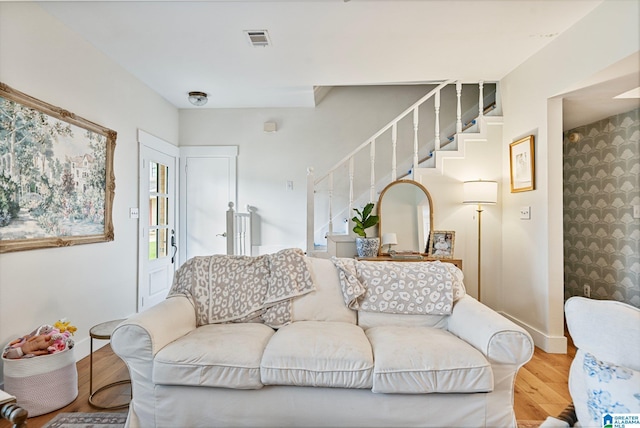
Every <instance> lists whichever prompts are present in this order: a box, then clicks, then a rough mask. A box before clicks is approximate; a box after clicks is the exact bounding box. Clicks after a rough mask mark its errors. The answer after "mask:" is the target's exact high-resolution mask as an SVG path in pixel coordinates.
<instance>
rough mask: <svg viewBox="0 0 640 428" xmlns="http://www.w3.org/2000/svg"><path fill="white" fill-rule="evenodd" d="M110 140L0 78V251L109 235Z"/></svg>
mask: <svg viewBox="0 0 640 428" xmlns="http://www.w3.org/2000/svg"><path fill="white" fill-rule="evenodd" d="M115 144H116V132H115V131H112V130H110V129H107V128H104V127H102V126H100V125H97V124H95V123H93V122H90V121H88V120H85V119H83V118H81V117H78V116H76V115H75V114H73V113H71V112H69V111H67V110H64V109H61V108H58V107H55V106H52V105H50V104H47V103H45V102H43V101H40V100H37V99H35V98H33V97H31V96H29V95H27V94H24V93H22V92H19V91H17V90H15V89H13V88H11V87H9V86H7V85H5V84H3V83H1V82H0V253H6V252H11V251H22V250H32V249H36V248H51V247H66V246H70V245H76V244H88V243H94V242H104V241H112V240H113V238H114V232H113V222H112V206H113V197H114V192H115V178H114V176H113V153H114V150H115Z"/></svg>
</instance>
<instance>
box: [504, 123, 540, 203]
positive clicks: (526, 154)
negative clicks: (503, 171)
mask: <svg viewBox="0 0 640 428" xmlns="http://www.w3.org/2000/svg"><path fill="white" fill-rule="evenodd" d="M509 159H510V171H511V193H517V192H527V191H529V190H534V189H535V176H536V171H535V152H534V137H533V135H529V136H528V137H524V138H521V139H519V140H517V141H514V142H513V143H511V144H509Z"/></svg>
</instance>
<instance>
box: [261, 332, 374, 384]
mask: <svg viewBox="0 0 640 428" xmlns="http://www.w3.org/2000/svg"><path fill="white" fill-rule="evenodd" d="M372 371H373V355H372V353H371V345H370V344H369V341H368V340H367V337H366V336H365V334H364V331H363V330H362V329H361V328H360V327H358V326H356V325H354V324H351V323H345V322H329V321H320V322H319V321H300V322H296V323H292V324H289V325H287V326H285V327H283V328H281V329H280V330H278V331H277V332H276V334H274V335H273V337H272V338H271V340H270V341H269V344H268V345H267V348H266V349H265V351H264V355H263V357H262V364H261V366H260V372H261V375H262V383H264V384H265V385H295V386H317V387H336V388H371V386H372V383H371V374H372Z"/></svg>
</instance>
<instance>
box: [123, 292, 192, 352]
mask: <svg viewBox="0 0 640 428" xmlns="http://www.w3.org/2000/svg"><path fill="white" fill-rule="evenodd" d="M195 328H196V314H195V309H194V308H193V305H192V304H191V302H190V301H189V299H187V298H186V297H181V296H175V297H171V298H168V299H166V300H164V301H162V302H160V303H158V304H157V305H156V306H154V307H152V308H151V309H149V310H147V311H144V312H140V313H138V314H135V315H134V316H132V317H130V318H128V319H127V320H125V321H123V322H122V323H121V324H119V325H118V326H117V327H116V329H115V330H114V331H113V334H112V335H111V346H112V348H113V351H114V352H115V353H116V354H118V356H120V358H122V359H125V360H126V359H127V358H142V359H153V356H154V355H155V354H156V353H157V352H158V351H159V350H160V349H162V348H164V347H165V346H166V345H167V344H168V343H171V342H173V341H174V340H176V339H178V338H179V337H182V336H184V335H185V334H187V333H188V332H190V331H191V330H194V329H195Z"/></svg>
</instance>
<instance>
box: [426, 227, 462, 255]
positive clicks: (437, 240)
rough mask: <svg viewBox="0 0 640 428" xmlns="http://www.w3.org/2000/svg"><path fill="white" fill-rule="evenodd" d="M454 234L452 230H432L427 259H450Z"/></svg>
mask: <svg viewBox="0 0 640 428" xmlns="http://www.w3.org/2000/svg"><path fill="white" fill-rule="evenodd" d="M455 239H456V233H455V232H454V231H453V230H434V231H432V232H431V235H430V236H429V251H428V254H429V257H433V258H437V259H452V258H453V249H454V246H455Z"/></svg>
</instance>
